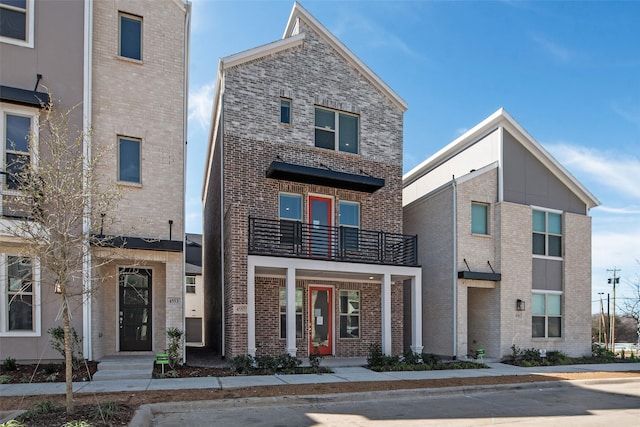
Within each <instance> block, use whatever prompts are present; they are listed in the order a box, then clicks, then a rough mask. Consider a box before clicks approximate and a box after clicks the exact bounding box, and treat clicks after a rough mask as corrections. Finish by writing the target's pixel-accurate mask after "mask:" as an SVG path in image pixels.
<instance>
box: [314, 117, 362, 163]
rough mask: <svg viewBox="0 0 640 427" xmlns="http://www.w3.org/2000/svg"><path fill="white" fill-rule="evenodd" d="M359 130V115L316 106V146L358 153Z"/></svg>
mask: <svg viewBox="0 0 640 427" xmlns="http://www.w3.org/2000/svg"><path fill="white" fill-rule="evenodd" d="M358 132H359V117H358V116H357V115H355V114H348V113H343V112H340V111H335V110H329V109H326V108H320V107H316V110H315V145H316V147H319V148H326V149H329V150H336V151H343V152H345V153H354V154H358Z"/></svg>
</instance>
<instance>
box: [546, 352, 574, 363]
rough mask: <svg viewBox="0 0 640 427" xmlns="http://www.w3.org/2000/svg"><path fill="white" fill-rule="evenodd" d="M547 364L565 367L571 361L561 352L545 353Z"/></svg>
mask: <svg viewBox="0 0 640 427" xmlns="http://www.w3.org/2000/svg"><path fill="white" fill-rule="evenodd" d="M547 362H549V363H550V364H552V365H567V364H569V363H571V362H572V359H571V358H570V357H568V356H567V355H566V354H564V353H563V352H561V351H555V350H554V351H547Z"/></svg>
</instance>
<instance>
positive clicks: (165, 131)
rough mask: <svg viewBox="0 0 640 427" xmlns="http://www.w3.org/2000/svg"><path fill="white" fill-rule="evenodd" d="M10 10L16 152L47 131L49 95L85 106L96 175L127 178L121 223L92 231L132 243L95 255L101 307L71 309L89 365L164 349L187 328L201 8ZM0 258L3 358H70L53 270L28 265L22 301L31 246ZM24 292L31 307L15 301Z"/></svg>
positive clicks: (108, 222)
mask: <svg viewBox="0 0 640 427" xmlns="http://www.w3.org/2000/svg"><path fill="white" fill-rule="evenodd" d="M0 8H2V13H3V18H2V34H1V36H0V55H1V57H2V60H1V61H0V83H1V84H2V92H1V94H0V95H1V99H0V102H1V104H0V108H1V110H2V111H1V112H2V117H1V119H2V123H1V125H0V130H2V138H3V140H2V146H3V150H5V148H6V147H8V140H9V134H10V133H11V135H13V138H16V135H17V134H18V133H19V134H20V135H19V139H20V140H21V141H26V140H25V139H24V138H25V136H26V135H27V134H28V133H29V132H30V131H31V130H34V129H36V120H37V112H38V109H39V108H40V100H42V99H45V97H46V93H43V92H46V89H44V88H45V87H46V88H48V89H49V90H51V91H52V93H53V95H54V96H55V99H56V106H57V107H58V108H59V109H60V110H66V109H69V108H71V107H73V106H79V107H78V108H77V109H76V110H75V112H74V114H73V115H72V116H71V117H70V119H71V124H70V129H72V130H74V129H78V130H83V129H84V130H87V129H91V132H90V134H89V135H88V137H87V138H85V141H84V143H85V146H84V149H85V150H86V152H90V153H93V154H100V155H102V163H101V164H100V170H98V171H96V175H97V176H100V177H102V176H106V177H108V178H107V179H108V180H109V181H117V185H118V186H119V187H120V189H121V190H122V195H123V198H122V200H121V201H120V202H119V205H118V206H117V209H116V210H115V212H116V213H115V215H114V216H117V218H105V220H104V228H102V229H100V231H99V232H98V231H97V229H89V228H88V226H87V225H85V228H84V229H83V232H84V233H85V235H89V233H92V234H98V233H100V234H102V233H104V234H105V235H108V236H118V239H117V242H126V243H125V244H124V248H123V249H118V250H117V251H113V250H109V249H106V248H104V247H94V248H92V250H91V255H90V256H88V257H87V258H86V262H85V264H84V269H85V274H84V275H83V283H82V286H84V287H85V288H86V289H91V290H92V297H91V298H81V297H78V298H76V299H75V300H74V301H73V302H72V303H71V305H72V309H73V312H72V316H73V317H72V321H73V325H72V326H73V327H74V328H75V329H76V330H77V331H78V333H79V335H81V337H82V344H83V353H84V356H85V357H87V358H88V359H92V360H97V359H100V358H101V357H103V356H105V355H114V354H123V353H124V354H127V353H128V352H135V354H140V353H142V354H145V353H146V354H153V352H159V351H163V350H164V349H165V348H166V347H167V337H166V328H168V327H177V328H180V329H184V310H183V303H184V291H183V289H184V284H183V283H184V261H183V237H184V185H185V178H184V177H185V171H184V161H185V140H186V105H187V104H186V96H187V87H186V84H187V75H188V64H187V62H186V58H187V57H188V55H187V52H188V43H189V22H190V5H189V4H188V3H185V2H182V1H176V0H158V1H144V0H114V1H109V2H107V1H96V2H93V1H89V0H69V1H35V0H25V1H23V2H2V4H0ZM5 19H6V21H5ZM37 76H40V77H37ZM34 85H35V87H36V89H34ZM35 90H38V91H39V92H35ZM25 146H26V144H25ZM32 148H33V147H30V148H29V150H30V149H32ZM5 151H6V150H5ZM5 151H3V156H2V158H3V159H5V154H6V153H5ZM25 153H26V151H25ZM28 154H29V155H30V154H31V152H30V151H29V153H28ZM6 158H7V159H8V157H6ZM6 168H7V165H6V164H5V165H4V167H3V168H2V171H3V172H5V170H6ZM7 176H8V175H6V174H4V175H2V178H1V179H2V188H1V189H0V193H1V194H0V197H6V196H7V195H9V194H11V191H8V189H7V187H6V180H7V179H8V178H7ZM3 200H4V199H3ZM0 206H2V208H3V211H2V215H3V216H2V218H1V221H2V222H3V225H5V226H9V227H10V226H11V225H10V223H11V222H10V221H11V220H12V218H11V215H10V212H8V211H7V209H6V206H3V205H0ZM94 206H95V205H94ZM99 214H100V212H94V215H97V216H98V217H99ZM7 224H9V225H7ZM87 241H88V240H87ZM0 252H1V253H0V276H1V277H0V288H1V289H0V291H1V293H0V295H2V297H1V298H0V303H2V308H1V309H0V314H1V317H0V318H1V319H2V320H0V339H1V340H2V344H1V345H0V359H4V358H6V357H14V358H16V359H20V360H39V359H55V358H59V357H60V356H59V355H58V354H57V353H56V352H55V351H53V350H52V349H51V346H50V336H49V335H48V334H47V330H48V329H49V328H50V327H53V326H56V325H58V324H60V322H59V321H57V320H56V315H57V314H58V310H59V309H60V299H59V297H58V296H57V295H54V294H53V286H50V285H46V286H45V285H44V283H45V282H46V280H45V275H46V274H47V272H45V271H43V272H41V271H40V266H39V263H38V260H37V259H36V260H30V261H29V262H27V260H25V262H23V263H21V269H22V270H21V274H27V276H28V278H29V281H32V283H33V286H32V287H31V286H29V287H23V289H22V291H21V292H17V291H16V290H15V289H13V287H14V285H13V282H12V284H11V285H10V286H6V284H7V282H9V281H7V280H5V278H6V277H5V276H7V275H11V274H14V273H13V272H12V271H10V268H9V267H8V265H9V263H8V262H6V260H8V259H10V258H11V259H14V258H16V256H17V255H19V242H18V243H16V242H15V240H14V241H11V240H10V239H8V237H7V236H0ZM114 253H116V257H115V258H114ZM41 274H42V276H41ZM27 276H25V277H27ZM12 279H13V277H12ZM41 279H42V283H43V285H42V286H41V283H40V282H41ZM16 289H17V287H16ZM15 294H20V295H19V297H20V298H15V297H14V298H13V299H11V298H10V297H11V296H12V295H15ZM27 300H28V301H33V304H32V306H31V308H30V309H29V310H27V309H25V308H24V307H26V306H27V304H22V303H21V301H27ZM19 304H22V305H20V306H19ZM5 308H8V310H5ZM18 309H20V310H18ZM7 312H9V313H10V314H9V315H7ZM18 313H20V319H18V320H14V319H13V317H11V316H13V315H14V314H15V315H17V314H18ZM9 317H11V320H9Z"/></svg>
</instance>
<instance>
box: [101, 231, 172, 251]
mask: <svg viewBox="0 0 640 427" xmlns="http://www.w3.org/2000/svg"><path fill="white" fill-rule="evenodd" d="M95 238H96V239H97V240H98V242H97V244H96V245H95V246H99V247H103V248H117V249H141V250H146V251H159V252H182V245H183V242H182V241H181V240H163V239H145V238H142V237H129V236H113V237H112V236H104V235H95Z"/></svg>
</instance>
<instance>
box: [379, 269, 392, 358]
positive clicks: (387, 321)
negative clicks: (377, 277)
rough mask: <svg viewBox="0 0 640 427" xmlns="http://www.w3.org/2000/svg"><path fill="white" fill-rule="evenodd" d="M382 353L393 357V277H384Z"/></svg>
mask: <svg viewBox="0 0 640 427" xmlns="http://www.w3.org/2000/svg"><path fill="white" fill-rule="evenodd" d="M381 285H382V352H383V353H384V354H386V355H388V356H391V275H390V274H389V273H385V274H384V275H383V276H382V283H381Z"/></svg>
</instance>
